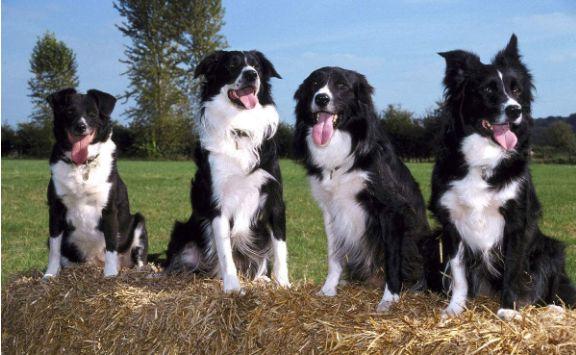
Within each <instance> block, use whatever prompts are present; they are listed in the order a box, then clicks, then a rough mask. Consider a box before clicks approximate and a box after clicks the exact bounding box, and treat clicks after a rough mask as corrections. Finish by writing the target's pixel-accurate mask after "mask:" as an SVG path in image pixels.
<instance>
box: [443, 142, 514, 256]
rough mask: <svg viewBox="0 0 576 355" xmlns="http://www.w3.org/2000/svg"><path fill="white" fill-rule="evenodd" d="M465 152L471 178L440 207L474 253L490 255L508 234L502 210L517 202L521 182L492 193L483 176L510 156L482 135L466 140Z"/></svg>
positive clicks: (453, 189) (453, 185) (448, 194)
mask: <svg viewBox="0 0 576 355" xmlns="http://www.w3.org/2000/svg"><path fill="white" fill-rule="evenodd" d="M462 152H463V154H464V157H465V159H466V162H467V164H468V166H469V172H468V174H467V175H466V176H465V177H464V178H463V179H461V180H457V181H454V182H452V183H451V185H450V186H451V187H450V189H448V190H447V191H446V192H445V193H444V195H443V196H442V198H441V199H440V203H441V204H442V206H444V207H445V208H447V209H448V211H449V212H450V218H451V220H452V223H454V225H455V226H456V229H457V230H458V232H459V233H460V236H461V237H462V238H463V241H464V242H465V243H466V245H468V246H469V247H470V248H471V249H472V250H474V251H478V252H483V253H486V252H488V251H489V250H490V249H492V248H493V247H495V246H497V245H498V244H499V243H500V241H501V240H502V237H503V233H504V224H505V221H504V217H503V216H502V214H501V213H500V208H501V207H502V206H504V204H505V203H506V202H507V201H509V200H511V199H514V198H516V196H517V194H518V190H519V185H520V184H519V181H513V182H512V183H510V184H508V185H507V186H506V187H504V188H502V189H500V190H494V189H492V188H491V187H490V186H489V185H488V183H487V182H486V181H485V180H484V178H483V175H490V174H491V171H492V169H494V168H495V167H496V165H497V164H498V163H499V162H500V160H502V159H503V158H504V157H505V156H506V154H507V153H506V152H505V151H504V150H503V149H501V148H500V147H498V146H497V145H496V144H495V143H493V142H492V141H491V140H490V139H489V138H486V137H482V136H480V135H478V134H472V135H470V136H468V137H466V138H465V139H464V140H463V142H462Z"/></svg>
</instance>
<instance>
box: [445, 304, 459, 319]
mask: <svg viewBox="0 0 576 355" xmlns="http://www.w3.org/2000/svg"><path fill="white" fill-rule="evenodd" d="M462 312H464V306H462V305H461V304H449V305H448V307H446V308H444V310H443V311H442V319H447V318H451V317H456V316H459V315H460V314H462Z"/></svg>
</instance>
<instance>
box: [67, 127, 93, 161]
mask: <svg viewBox="0 0 576 355" xmlns="http://www.w3.org/2000/svg"><path fill="white" fill-rule="evenodd" d="M92 138H93V135H92V134H88V135H86V136H82V137H75V136H73V135H71V134H70V133H68V139H69V140H70V143H72V152H71V154H70V155H71V157H72V161H73V162H74V164H76V165H80V164H84V163H86V160H88V146H89V145H90V143H91V142H92Z"/></svg>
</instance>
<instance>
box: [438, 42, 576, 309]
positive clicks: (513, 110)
mask: <svg viewBox="0 0 576 355" xmlns="http://www.w3.org/2000/svg"><path fill="white" fill-rule="evenodd" d="M440 55H441V56H442V57H444V58H445V60H446V75H445V78H444V84H445V86H446V92H445V96H446V103H445V104H446V127H445V131H444V135H443V140H442V142H443V144H442V147H441V150H440V152H439V155H438V157H437V161H436V165H435V167H434V172H433V177H432V198H431V201H430V208H431V210H432V211H433V212H434V214H435V215H436V217H437V218H438V220H439V221H440V223H441V224H442V227H443V237H442V238H443V246H444V255H446V256H447V257H448V258H449V261H448V262H449V266H450V274H451V292H452V295H451V300H450V303H449V305H448V307H447V308H446V309H445V310H444V314H445V315H457V314H459V313H461V312H462V311H463V310H464V308H465V304H466V299H467V296H468V295H470V296H475V295H478V294H487V295H499V296H500V310H499V311H498V316H499V317H501V318H503V319H513V318H517V317H518V316H519V313H518V312H517V309H518V307H520V306H522V305H526V304H555V303H561V302H564V303H565V304H567V305H569V306H573V305H574V304H575V303H576V291H575V289H574V287H573V286H572V285H571V284H570V281H569V279H568V277H567V275H566V272H565V270H564V247H563V245H562V244H561V243H560V242H558V241H556V240H554V239H551V238H549V237H547V236H545V235H543V234H542V232H541V231H540V229H539V228H538V224H537V221H538V217H539V216H540V204H539V203H538V199H537V198H536V193H535V189H534V185H533V184H532V179H531V176H530V170H529V167H528V162H529V156H530V141H529V138H530V127H531V125H532V118H531V103H532V88H533V86H532V77H531V75H530V73H529V71H528V69H527V68H526V66H525V65H524V64H523V63H522V61H521V58H520V55H519V53H518V46H517V39H516V36H514V35H513V36H512V38H511V39H510V42H509V43H508V45H507V46H506V48H505V49H504V50H502V51H500V52H499V53H498V54H497V55H496V56H495V57H494V59H493V60H492V62H491V63H490V64H483V63H481V62H480V59H479V58H478V56H476V55H475V54H472V53H470V52H465V51H461V50H456V51H451V52H445V53H440Z"/></svg>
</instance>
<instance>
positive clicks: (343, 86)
mask: <svg viewBox="0 0 576 355" xmlns="http://www.w3.org/2000/svg"><path fill="white" fill-rule="evenodd" d="M336 87H337V88H338V89H340V90H346V89H348V85H346V84H344V83H338V84H337V85H336Z"/></svg>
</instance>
